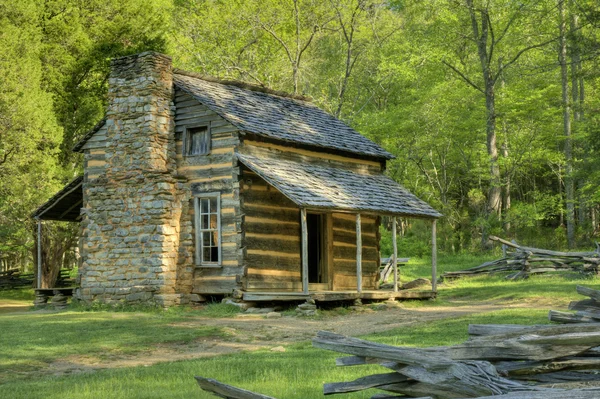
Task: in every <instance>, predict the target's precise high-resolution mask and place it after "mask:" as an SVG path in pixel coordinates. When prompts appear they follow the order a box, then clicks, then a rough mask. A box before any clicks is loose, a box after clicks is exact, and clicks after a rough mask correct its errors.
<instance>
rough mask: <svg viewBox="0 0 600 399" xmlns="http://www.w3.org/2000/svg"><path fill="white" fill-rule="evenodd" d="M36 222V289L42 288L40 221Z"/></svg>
mask: <svg viewBox="0 0 600 399" xmlns="http://www.w3.org/2000/svg"><path fill="white" fill-rule="evenodd" d="M36 221H37V288H42V221H41V220H40V219H38V218H36Z"/></svg>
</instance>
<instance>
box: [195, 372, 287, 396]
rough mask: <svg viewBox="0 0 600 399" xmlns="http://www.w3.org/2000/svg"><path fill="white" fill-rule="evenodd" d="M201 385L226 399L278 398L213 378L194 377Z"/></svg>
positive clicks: (207, 390) (205, 389)
mask: <svg viewBox="0 0 600 399" xmlns="http://www.w3.org/2000/svg"><path fill="white" fill-rule="evenodd" d="M194 378H195V379H196V381H197V382H198V385H200V388H202V390H204V391H206V392H210V393H212V394H213V395H215V396H218V397H220V398H226V399H276V398H274V397H272V396H266V395H261V394H259V393H254V392H251V391H247V390H245V389H241V388H236V387H234V386H231V385H227V384H223V383H222V382H219V381H217V380H213V379H212V378H204V377H198V376H196V377H194Z"/></svg>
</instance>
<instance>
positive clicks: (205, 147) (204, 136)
mask: <svg viewBox="0 0 600 399" xmlns="http://www.w3.org/2000/svg"><path fill="white" fill-rule="evenodd" d="M183 153H184V155H185V156H194V155H206V154H209V153H210V126H208V125H207V126H197V127H189V128H187V129H185V139H184V151H183Z"/></svg>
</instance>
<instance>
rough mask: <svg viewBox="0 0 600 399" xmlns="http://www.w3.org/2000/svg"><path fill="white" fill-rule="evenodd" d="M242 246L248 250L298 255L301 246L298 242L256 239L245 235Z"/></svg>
mask: <svg viewBox="0 0 600 399" xmlns="http://www.w3.org/2000/svg"><path fill="white" fill-rule="evenodd" d="M242 245H243V246H245V247H246V248H248V249H261V250H275V251H277V252H285V253H292V254H300V251H301V245H300V242H299V241H290V240H282V239H276V238H257V237H252V236H249V235H248V234H246V236H245V238H244V241H243V244H242Z"/></svg>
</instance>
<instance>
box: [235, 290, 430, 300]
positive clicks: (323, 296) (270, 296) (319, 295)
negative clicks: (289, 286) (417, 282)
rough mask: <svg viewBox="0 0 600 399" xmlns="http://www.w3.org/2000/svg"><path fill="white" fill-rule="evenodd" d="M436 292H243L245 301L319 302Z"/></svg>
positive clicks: (424, 296) (412, 296)
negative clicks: (308, 300)
mask: <svg viewBox="0 0 600 399" xmlns="http://www.w3.org/2000/svg"><path fill="white" fill-rule="evenodd" d="M435 296H436V293H435V292H434V291H431V290H423V291H417V290H405V291H398V292H394V291H385V290H365V291H363V292H356V291H315V292H309V293H308V295H306V294H303V293H301V292H260V291H250V292H249V291H246V292H244V294H243V299H244V301H253V302H256V301H305V300H307V299H314V300H315V301H317V302H326V301H347V300H353V299H359V298H360V299H375V300H377V299H379V300H384V299H390V298H394V299H433V298H435Z"/></svg>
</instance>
